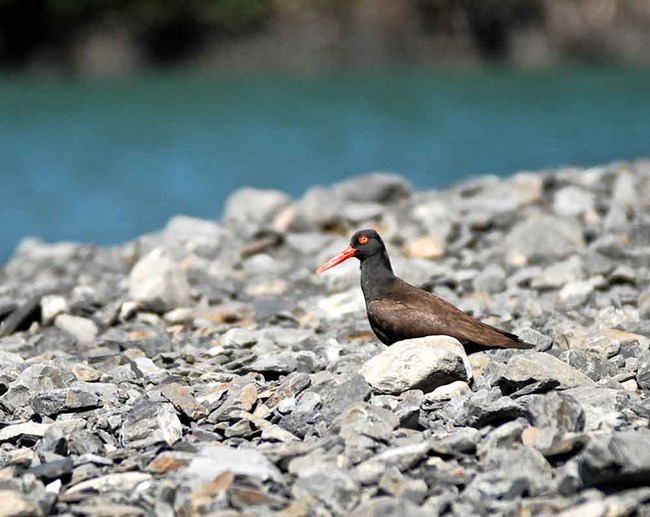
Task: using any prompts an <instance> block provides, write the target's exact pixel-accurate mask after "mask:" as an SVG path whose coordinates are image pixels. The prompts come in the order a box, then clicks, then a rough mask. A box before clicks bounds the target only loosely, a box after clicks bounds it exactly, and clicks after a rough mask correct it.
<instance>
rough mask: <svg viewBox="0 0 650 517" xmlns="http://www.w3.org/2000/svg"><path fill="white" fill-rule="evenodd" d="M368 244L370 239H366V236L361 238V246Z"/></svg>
mask: <svg viewBox="0 0 650 517" xmlns="http://www.w3.org/2000/svg"><path fill="white" fill-rule="evenodd" d="M367 242H368V237H366V236H365V235H362V236H361V237H359V244H366V243H367Z"/></svg>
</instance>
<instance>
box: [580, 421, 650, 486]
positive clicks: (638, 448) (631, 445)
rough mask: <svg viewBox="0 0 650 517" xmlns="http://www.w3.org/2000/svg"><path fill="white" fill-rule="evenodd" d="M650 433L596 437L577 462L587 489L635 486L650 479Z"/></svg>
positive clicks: (637, 431)
mask: <svg viewBox="0 0 650 517" xmlns="http://www.w3.org/2000/svg"><path fill="white" fill-rule="evenodd" d="M649 443H650V429H633V430H632V429H630V430H626V431H621V432H614V433H609V434H606V435H597V436H594V437H593V438H592V440H591V441H590V442H589V443H588V444H587V446H586V447H585V448H584V450H583V451H582V452H581V453H580V455H579V456H578V458H577V461H578V470H579V472H580V477H581V478H582V482H583V483H584V485H585V486H605V487H608V488H611V487H614V486H617V487H621V486H635V485H639V484H644V483H647V481H648V479H649V478H650V447H648V444H649Z"/></svg>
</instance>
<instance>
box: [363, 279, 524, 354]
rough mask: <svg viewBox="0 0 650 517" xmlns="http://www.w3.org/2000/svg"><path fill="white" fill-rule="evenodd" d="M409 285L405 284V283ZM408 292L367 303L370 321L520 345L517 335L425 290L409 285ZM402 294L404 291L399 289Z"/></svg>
mask: <svg viewBox="0 0 650 517" xmlns="http://www.w3.org/2000/svg"><path fill="white" fill-rule="evenodd" d="M406 285H408V284H406ZM408 287H410V288H411V289H409V290H408V296H398V297H396V296H387V297H386V298H384V299H378V300H372V301H371V302H370V303H368V317H369V318H370V320H371V322H373V321H374V322H375V324H379V325H381V326H382V327H384V328H385V329H401V330H402V332H400V333H402V334H403V335H405V336H408V337H419V336H429V335H448V336H452V337H455V338H456V339H458V340H459V341H460V342H462V343H475V344H477V345H482V346H486V347H491V346H496V347H506V348H508V347H517V348H518V347H520V346H521V345H522V343H521V341H520V340H519V339H518V338H517V336H515V335H513V334H509V333H507V332H504V331H502V330H499V329H497V328H494V327H492V326H490V325H487V324H485V323H483V322H481V321H479V320H477V319H475V318H472V317H471V316H470V315H469V314H466V313H464V312H463V311H461V310H460V309H458V308H457V307H455V306H453V305H452V304H450V303H448V302H446V301H444V300H443V299H442V298H439V297H437V296H435V295H433V294H431V293H429V292H427V291H424V290H422V289H417V288H415V287H412V286H408ZM401 294H404V293H401Z"/></svg>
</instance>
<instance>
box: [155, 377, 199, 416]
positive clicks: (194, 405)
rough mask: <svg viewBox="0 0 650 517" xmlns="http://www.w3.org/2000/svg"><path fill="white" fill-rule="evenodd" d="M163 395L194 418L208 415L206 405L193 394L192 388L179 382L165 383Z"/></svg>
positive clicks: (182, 411) (179, 409)
mask: <svg viewBox="0 0 650 517" xmlns="http://www.w3.org/2000/svg"><path fill="white" fill-rule="evenodd" d="M160 393H161V394H162V396H163V397H165V398H166V399H167V400H169V401H170V402H171V403H172V404H174V407H175V408H176V409H177V410H178V411H180V412H181V413H183V414H184V415H185V416H187V417H189V418H191V419H192V420H198V419H199V418H202V417H204V416H206V415H207V411H206V409H205V407H204V406H203V405H201V404H199V403H198V402H197V400H196V399H195V398H194V397H193V396H192V393H191V390H190V388H186V387H185V386H181V385H180V384H177V383H171V384H165V386H163V388H162V389H161V390H160Z"/></svg>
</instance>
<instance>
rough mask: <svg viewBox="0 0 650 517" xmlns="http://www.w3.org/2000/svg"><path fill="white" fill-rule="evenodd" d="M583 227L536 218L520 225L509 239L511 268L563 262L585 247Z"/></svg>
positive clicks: (508, 252)
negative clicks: (554, 261) (553, 259)
mask: <svg viewBox="0 0 650 517" xmlns="http://www.w3.org/2000/svg"><path fill="white" fill-rule="evenodd" d="M584 244H585V240H584V235H583V231H582V227H581V226H580V224H579V223H578V222H576V221H574V220H572V219H562V218H559V217H554V216H550V215H535V216H531V217H529V218H528V219H525V220H523V221H522V222H520V223H518V224H517V225H516V226H515V227H514V228H513V229H512V230H511V231H510V233H509V234H508V236H507V238H506V245H505V251H506V258H507V260H508V263H509V264H513V265H524V264H527V263H533V262H537V261H544V260H548V259H552V258H562V257H565V256H567V255H569V254H570V253H573V252H574V251H576V250H577V249H580V248H582V247H583V246H584Z"/></svg>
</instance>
